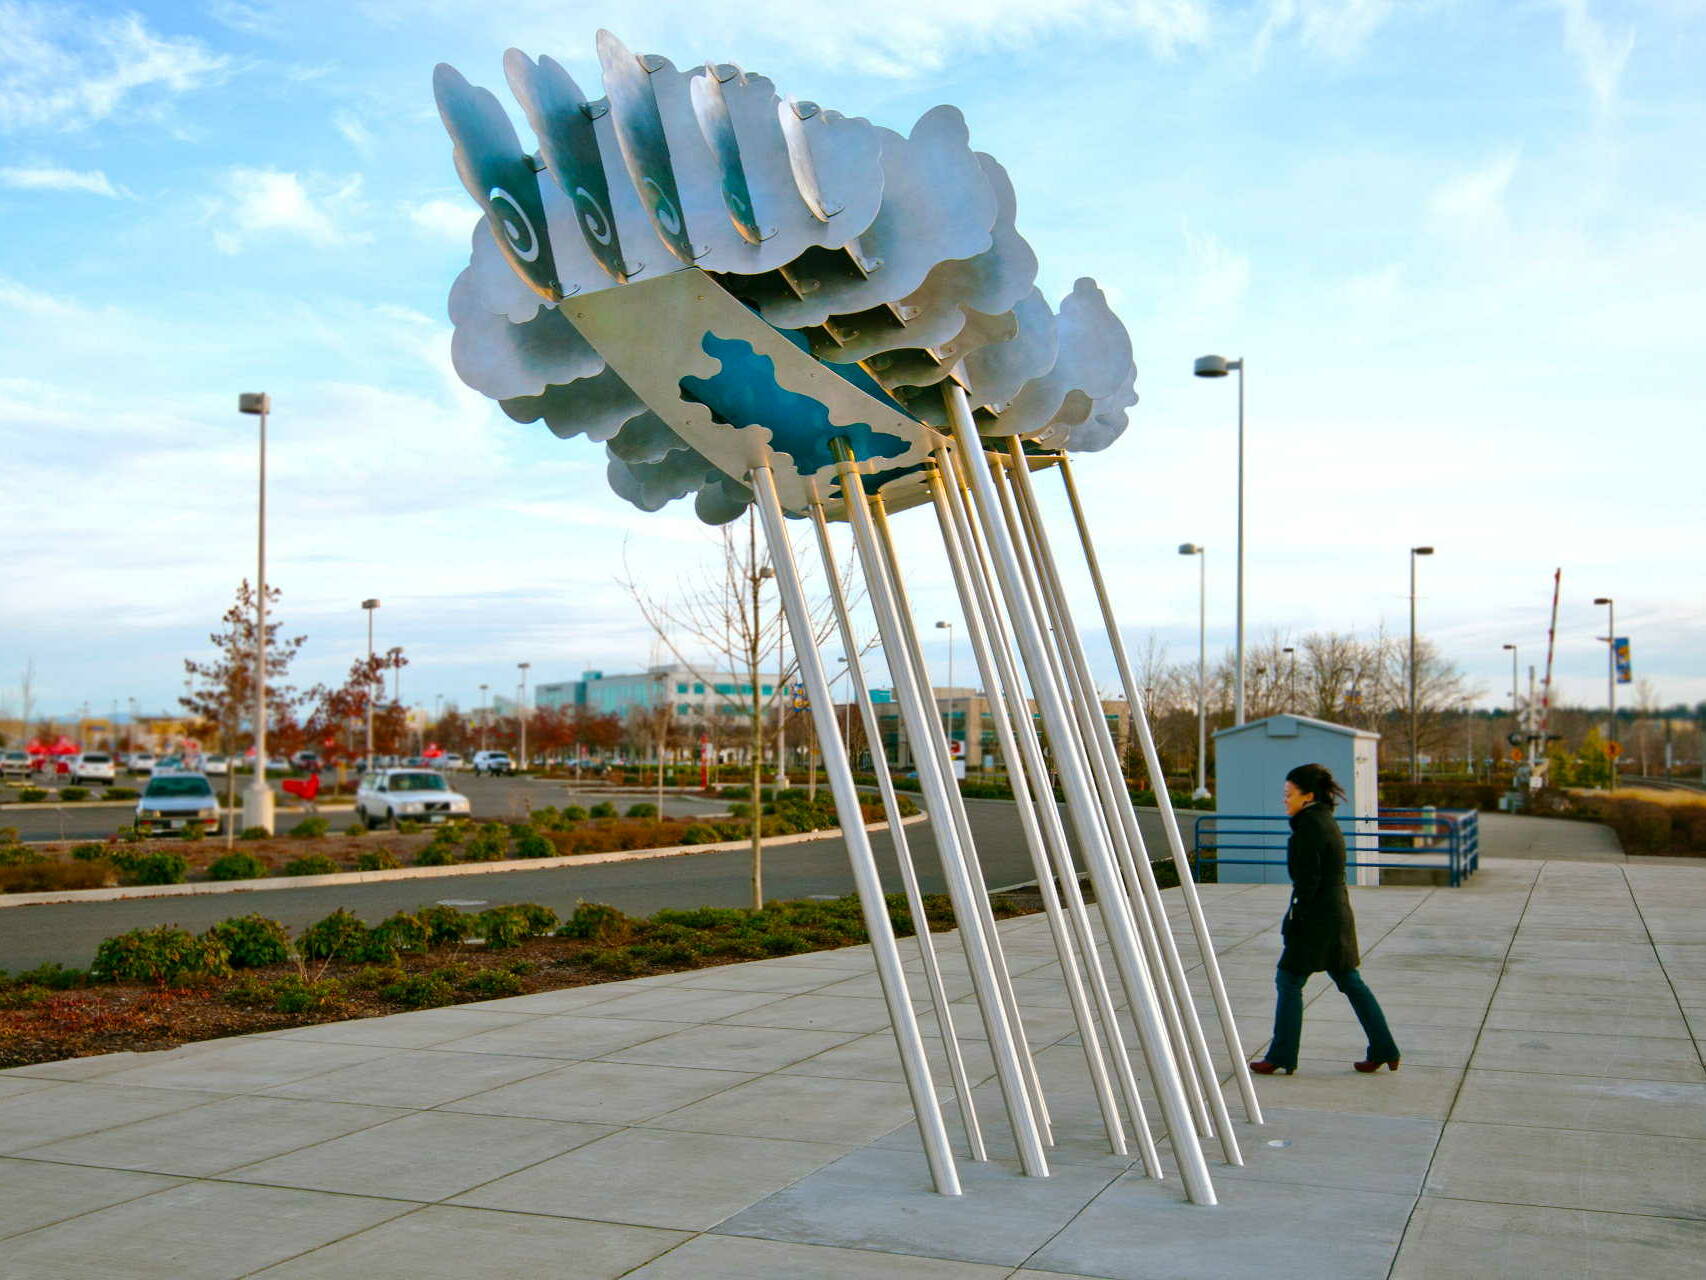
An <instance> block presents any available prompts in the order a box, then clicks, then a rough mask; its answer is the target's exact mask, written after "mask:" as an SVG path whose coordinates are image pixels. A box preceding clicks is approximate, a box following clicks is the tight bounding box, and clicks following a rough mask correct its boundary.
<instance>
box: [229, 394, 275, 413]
mask: <svg viewBox="0 0 1706 1280" xmlns="http://www.w3.org/2000/svg"><path fill="white" fill-rule="evenodd" d="M237 412H238V413H270V412H272V397H271V396H269V395H268V394H267V393H266V392H264V391H244V392H242V393H241V394H240V395H238V397H237Z"/></svg>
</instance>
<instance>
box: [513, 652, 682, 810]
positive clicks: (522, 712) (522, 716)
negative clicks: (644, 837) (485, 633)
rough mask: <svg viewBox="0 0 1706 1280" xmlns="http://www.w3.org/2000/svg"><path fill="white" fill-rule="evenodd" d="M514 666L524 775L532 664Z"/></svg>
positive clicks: (516, 714) (519, 663) (521, 663)
mask: <svg viewBox="0 0 1706 1280" xmlns="http://www.w3.org/2000/svg"><path fill="white" fill-rule="evenodd" d="M515 665H516V666H517V667H518V668H520V670H521V694H520V696H519V697H518V698H517V699H516V709H515V716H516V719H518V720H520V721H521V770H522V772H523V773H525V772H526V771H527V669H528V668H529V667H531V666H532V665H533V664H532V663H531V662H518V663H516V664H515ZM658 814H659V815H660V816H661V815H662V814H663V810H662V809H661V808H660V809H659V810H658Z"/></svg>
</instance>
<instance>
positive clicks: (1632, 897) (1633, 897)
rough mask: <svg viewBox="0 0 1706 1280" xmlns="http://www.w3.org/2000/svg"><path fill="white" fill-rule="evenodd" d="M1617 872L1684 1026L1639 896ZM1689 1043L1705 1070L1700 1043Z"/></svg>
mask: <svg viewBox="0 0 1706 1280" xmlns="http://www.w3.org/2000/svg"><path fill="white" fill-rule="evenodd" d="M1618 870H1619V871H1621V872H1622V874H1623V887H1624V888H1625V889H1626V890H1627V891H1628V893H1629V901H1630V902H1631V903H1633V904H1634V907H1635V915H1636V917H1637V918H1638V919H1639V920H1640V921H1641V929H1642V931H1643V932H1644V933H1645V934H1646V935H1647V946H1648V947H1650V948H1651V949H1652V952H1653V959H1654V961H1655V962H1656V963H1657V964H1658V966H1659V972H1660V973H1662V974H1664V977H1665V988H1666V990H1668V991H1669V992H1670V998H1671V1000H1672V1001H1673V1002H1674V1003H1675V1005H1676V1011H1677V1013H1678V1014H1681V1015H1682V1017H1683V1025H1684V1026H1686V1025H1688V1022H1687V1014H1686V1013H1684V1012H1683V1008H1682V997H1681V996H1679V995H1678V994H1677V991H1676V982H1675V981H1674V980H1673V979H1672V978H1671V976H1670V969H1669V967H1668V966H1667V965H1666V964H1665V961H1664V957H1663V956H1662V955H1660V954H1659V944H1658V942H1657V941H1656V940H1655V939H1654V938H1653V931H1652V929H1651V928H1650V927H1649V926H1648V924H1647V914H1646V912H1644V911H1643V910H1642V909H1641V898H1640V895H1639V894H1637V893H1636V892H1635V886H1634V885H1633V884H1632V883H1630V880H1629V872H1628V871H1627V870H1624V869H1623V868H1621V867H1619V868H1618ZM1691 1043H1692V1044H1693V1045H1694V1056H1695V1058H1696V1060H1697V1061H1699V1063H1700V1065H1701V1068H1702V1069H1706V1054H1703V1053H1702V1050H1701V1045H1700V1041H1699V1040H1697V1039H1695V1040H1692V1041H1691Z"/></svg>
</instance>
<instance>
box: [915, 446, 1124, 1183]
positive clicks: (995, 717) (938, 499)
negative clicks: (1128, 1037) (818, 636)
mask: <svg viewBox="0 0 1706 1280" xmlns="http://www.w3.org/2000/svg"><path fill="white" fill-rule="evenodd" d="M925 476H926V479H927V481H928V483H929V485H930V496H931V499H932V505H933V506H934V508H935V511H936V522H937V524H938V526H939V527H940V530H941V534H942V546H943V549H944V550H945V551H946V552H947V554H948V569H949V572H950V573H951V575H952V576H953V579H954V588H955V591H956V592H957V594H958V595H959V598H960V612H961V614H962V615H963V616H964V618H965V623H966V636H967V638H968V639H969V640H970V641H971V649H972V657H973V659H974V661H975V662H976V664H977V671H978V677H979V679H981V680H982V682H983V688H984V697H985V698H986V699H987V700H988V702H989V706H990V719H991V721H992V722H993V724H994V727H995V733H996V739H997V741H998V742H999V743H1000V744H1001V755H1002V758H1003V759H1004V760H1006V761H1007V769H1008V777H1009V778H1010V779H1011V780H1012V790H1013V801H1014V804H1015V806H1016V807H1017V809H1018V812H1019V826H1020V829H1021V830H1022V831H1023V832H1024V835H1025V847H1026V850H1027V851H1028V852H1029V853H1030V856H1031V869H1032V870H1033V871H1035V872H1036V876H1037V890H1038V892H1039V893H1040V894H1041V895H1042V899H1043V911H1044V914H1045V916H1046V918H1047V920H1048V926H1049V935H1050V937H1051V939H1052V940H1053V942H1054V948H1055V959H1056V960H1057V961H1059V963H1060V972H1061V979H1062V981H1063V982H1064V983H1065V984H1066V995H1067V1004H1068V1005H1069V1006H1070V1008H1071V1009H1072V1014H1073V1019H1074V1021H1075V1022H1076V1023H1077V1025H1078V1035H1079V1041H1080V1045H1081V1047H1082V1049H1083V1051H1084V1061H1085V1066H1086V1067H1087V1068H1088V1070H1089V1072H1090V1083H1091V1087H1092V1089H1093V1091H1094V1092H1095V1094H1096V1102H1097V1106H1098V1107H1099V1108H1100V1109H1101V1113H1102V1124H1103V1127H1104V1128H1105V1129H1106V1130H1107V1134H1108V1145H1109V1146H1110V1148H1112V1150H1113V1152H1114V1153H1115V1154H1116V1155H1124V1154H1125V1151H1126V1141H1125V1126H1124V1125H1123V1124H1122V1123H1121V1120H1120V1110H1119V1102H1118V1100H1117V1099H1116V1098H1115V1097H1114V1090H1113V1085H1112V1082H1111V1081H1110V1080H1109V1078H1108V1068H1107V1064H1106V1062H1105V1061H1104V1060H1103V1057H1102V1046H1101V1041H1100V1037H1098V1036H1097V1034H1096V1025H1095V1021H1094V1018H1093V1017H1092V1014H1091V1011H1090V1006H1089V1003H1088V1002H1087V1001H1086V999H1085V997H1084V985H1083V982H1082V980H1081V979H1080V977H1079V973H1078V956H1077V954H1076V950H1075V948H1074V947H1073V945H1072V939H1071V937H1070V935H1069V934H1068V932H1067V924H1066V920H1065V916H1064V914H1063V913H1062V911H1061V906H1060V897H1059V894H1058V893H1057V892H1056V890H1055V887H1054V873H1053V870H1052V869H1051V868H1050V866H1049V856H1048V850H1047V848H1046V846H1045V845H1044V843H1043V836H1042V830H1041V828H1040V827H1039V826H1038V824H1037V815H1036V811H1035V808H1034V807H1033V805H1032V800H1031V793H1030V791H1029V789H1028V787H1027V786H1026V779H1025V775H1024V765H1023V763H1022V762H1021V761H1020V758H1019V749H1018V743H1017V742H1016V741H1015V740H1014V737H1013V729H1012V725H1011V724H1010V723H1009V722H1008V718H1007V707H1006V702H1005V700H1004V698H1003V697H1002V690H1001V677H1000V674H999V672H998V671H997V670H996V667H995V658H994V654H993V651H992V650H991V648H990V642H989V637H988V635H987V634H986V633H985V630H984V620H983V614H982V611H981V609H980V608H979V602H978V599H977V597H976V594H975V593H974V591H973V590H972V586H971V579H970V571H969V568H968V566H967V563H966V558H965V552H964V548H963V547H962V546H961V544H960V540H959V536H958V532H957V531H956V530H955V528H954V524H953V517H952V515H951V513H950V511H949V508H948V496H947V492H946V489H945V486H944V485H943V483H942V476H941V472H940V471H939V470H937V469H936V468H935V467H931V468H928V469H927V470H926V472H925Z"/></svg>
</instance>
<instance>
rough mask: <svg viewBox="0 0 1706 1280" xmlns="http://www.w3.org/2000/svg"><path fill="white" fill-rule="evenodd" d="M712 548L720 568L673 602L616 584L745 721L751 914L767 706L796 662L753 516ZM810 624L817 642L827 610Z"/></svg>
mask: <svg viewBox="0 0 1706 1280" xmlns="http://www.w3.org/2000/svg"><path fill="white" fill-rule="evenodd" d="M718 550H719V557H718V558H719V559H720V564H717V565H716V566H715V567H714V568H712V569H711V570H710V571H709V572H707V573H706V574H704V575H703V576H702V577H700V578H699V579H697V580H696V581H695V582H693V583H691V584H683V585H681V586H680V588H679V590H678V591H677V592H676V593H675V594H674V596H673V597H663V596H659V595H656V594H654V593H653V592H652V591H650V590H648V589H647V588H646V587H644V586H642V585H641V584H640V583H639V582H638V581H637V580H636V579H635V578H634V576H633V574H632V573H631V572H629V571H627V570H626V569H624V576H623V577H622V578H620V579H619V581H620V583H621V585H622V587H623V588H624V589H625V590H626V591H627V592H628V594H629V595H630V596H632V597H633V599H634V603H635V604H636V605H638V606H639V609H640V614H641V616H642V617H644V618H645V620H646V625H647V626H649V627H651V629H652V631H653V633H654V634H655V635H656V636H657V637H658V639H659V640H660V641H662V643H663V645H664V647H665V648H667V649H668V650H669V652H670V653H671V654H672V655H673V656H674V658H675V660H676V661H677V662H679V663H680V664H681V665H682V666H683V667H685V668H686V669H687V670H688V671H690V672H691V673H692V674H693V675H694V676H695V678H697V679H699V680H701V681H703V682H704V684H705V686H706V689H707V691H708V692H710V693H712V694H713V696H715V697H717V698H720V699H722V703H721V705H723V706H727V707H728V708H729V709H730V711H738V713H739V714H740V715H741V716H742V718H743V719H744V721H745V728H746V734H745V737H746V751H747V765H748V785H747V793H748V804H749V806H750V808H751V827H750V832H751V847H752V905H753V907H754V908H755V909H756V908H760V907H762V906H763V905H764V841H763V831H764V822H763V813H764V804H763V796H764V779H763V767H764V746H765V741H766V737H767V735H768V733H770V732H773V731H774V728H775V726H774V724H773V722H772V720H771V715H772V712H773V708H778V707H781V706H783V705H785V703H784V699H785V691H786V688H787V686H788V684H789V682H790V680H792V679H793V676H794V671H795V663H794V661H793V660H788V659H784V657H783V650H784V645H783V639H784V635H783V633H784V630H785V628H784V625H783V622H782V613H781V609H780V607H779V606H778V604H777V603H776V602H775V598H774V596H772V595H771V591H772V590H773V588H772V587H771V586H770V585H769V584H771V583H772V582H773V581H774V579H775V571H774V569H773V568H772V567H771V564H770V556H769V552H768V550H767V549H763V548H761V546H760V544H759V538H758V524H757V521H756V520H755V518H754V516H753V513H752V512H750V511H748V512H747V517H746V529H745V532H744V536H743V534H742V532H741V531H740V530H739V528H738V526H734V525H725V526H724V527H723V528H722V530H721V542H720V545H719V548H718ZM813 626H814V628H815V629H816V631H817V639H818V641H819V643H821V642H822V640H823V638H824V637H825V635H827V633H828V631H829V627H830V622H829V615H828V610H827V608H825V607H820V608H819V609H817V610H816V611H815V616H814V619H813ZM707 659H709V660H710V661H709V662H708V661H707ZM723 673H729V674H732V675H734V676H735V677H736V678H737V683H734V684H727V683H725V684H724V685H723V688H725V689H728V690H729V692H726V693H725V692H722V690H720V689H718V682H717V681H716V679H715V678H714V677H715V676H717V675H719V674H723ZM772 677H773V678H774V679H775V680H776V683H775V685H774V686H773V688H772V691H771V693H770V694H769V695H768V696H767V695H765V694H764V693H763V686H764V683H765V681H766V679H767V678H772ZM730 718H731V719H732V716H731V717H730Z"/></svg>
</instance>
